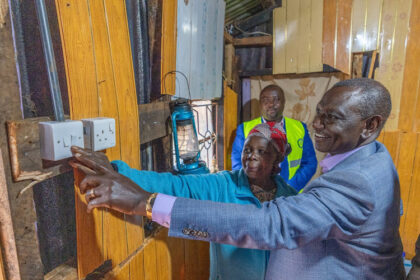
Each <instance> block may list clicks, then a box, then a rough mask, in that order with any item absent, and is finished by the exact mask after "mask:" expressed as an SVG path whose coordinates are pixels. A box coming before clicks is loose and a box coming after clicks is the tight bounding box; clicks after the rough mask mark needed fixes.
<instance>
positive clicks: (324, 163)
mask: <svg viewBox="0 0 420 280" xmlns="http://www.w3.org/2000/svg"><path fill="white" fill-rule="evenodd" d="M361 148H363V146H360V147H358V148H356V149H353V150H351V151H349V152H346V153H342V154H336V155H330V154H327V156H326V157H325V158H324V159H323V160H321V161H320V162H319V165H320V166H321V168H322V173H326V172H328V171H330V170H331V169H333V168H334V167H335V166H336V165H337V164H339V163H340V162H342V161H343V160H345V159H346V158H348V157H349V156H351V155H352V154H354V153H355V152H357V151H358V150H360V149H361Z"/></svg>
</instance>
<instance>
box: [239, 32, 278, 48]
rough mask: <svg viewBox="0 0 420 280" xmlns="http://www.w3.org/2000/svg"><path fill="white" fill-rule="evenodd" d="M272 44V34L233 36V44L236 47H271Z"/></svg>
mask: <svg viewBox="0 0 420 280" xmlns="http://www.w3.org/2000/svg"><path fill="white" fill-rule="evenodd" d="M272 44H273V36H271V35H264V36H257V37H247V38H235V39H234V40H233V45H234V46H235V47H237V48H243V47H247V48H250V47H271V46H272Z"/></svg>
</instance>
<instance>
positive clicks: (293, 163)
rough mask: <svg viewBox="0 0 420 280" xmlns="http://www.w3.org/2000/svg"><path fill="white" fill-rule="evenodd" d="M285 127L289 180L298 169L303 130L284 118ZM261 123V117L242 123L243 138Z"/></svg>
mask: <svg viewBox="0 0 420 280" xmlns="http://www.w3.org/2000/svg"><path fill="white" fill-rule="evenodd" d="M284 121H285V126H286V136H287V142H288V143H289V144H290V146H291V147H292V152H291V153H290V154H289V156H288V157H287V162H288V166H289V180H290V179H292V178H293V176H295V174H296V171H297V170H298V169H299V167H300V163H301V161H302V153H303V138H304V137H305V129H304V127H303V124H302V123H301V122H300V121H297V120H294V119H289V118H286V117H284ZM260 123H262V120H261V117H258V118H256V119H253V120H250V121H248V122H244V137H245V139H246V138H247V137H248V134H249V133H250V132H251V130H252V129H253V128H254V127H255V126H256V125H258V124H260Z"/></svg>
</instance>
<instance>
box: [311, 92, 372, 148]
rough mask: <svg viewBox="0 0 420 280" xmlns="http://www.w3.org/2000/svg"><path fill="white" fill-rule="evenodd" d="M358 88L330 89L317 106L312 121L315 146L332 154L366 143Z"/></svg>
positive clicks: (364, 123) (364, 124)
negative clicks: (364, 141) (363, 134)
mask: <svg viewBox="0 0 420 280" xmlns="http://www.w3.org/2000/svg"><path fill="white" fill-rule="evenodd" d="M357 94H358V89H357V88H348V87H337V88H332V89H330V90H329V91H327V92H326V93H325V94H324V96H323V97H322V99H321V101H320V102H319V103H318V105H317V107H316V115H315V118H314V121H313V127H314V130H315V148H316V149H317V150H318V151H320V152H324V153H330V154H332V155H335V154H341V153H345V152H348V151H351V150H353V149H355V148H357V147H358V146H360V144H361V143H362V142H363V140H365V138H363V136H362V133H363V131H364V129H365V126H366V122H365V120H363V119H362V117H361V116H360V112H359V109H358V103H359V101H358V98H357Z"/></svg>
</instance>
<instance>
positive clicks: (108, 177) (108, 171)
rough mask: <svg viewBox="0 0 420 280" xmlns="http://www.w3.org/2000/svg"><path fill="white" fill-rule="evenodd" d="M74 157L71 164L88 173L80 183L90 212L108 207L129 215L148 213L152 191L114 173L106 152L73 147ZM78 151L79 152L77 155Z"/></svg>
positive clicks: (144, 214)
mask: <svg viewBox="0 0 420 280" xmlns="http://www.w3.org/2000/svg"><path fill="white" fill-rule="evenodd" d="M72 152H73V154H74V155H75V160H76V161H73V162H71V165H72V166H73V167H74V168H76V169H78V170H80V171H81V172H83V173H85V174H86V175H87V176H86V177H85V178H84V179H83V180H82V182H81V183H80V185H79V188H80V191H81V193H82V194H85V197H86V201H87V202H88V211H89V212H90V211H92V209H93V208H96V207H106V208H110V209H114V210H116V211H119V212H122V213H125V214H129V215H142V216H146V201H147V199H148V197H149V196H150V193H148V192H146V191H144V190H143V189H141V188H140V187H139V186H138V185H136V183H134V182H133V181H131V180H130V179H128V178H127V177H125V176H123V175H121V174H119V173H118V172H115V171H114V170H113V168H112V166H111V164H110V163H109V161H108V159H107V158H106V156H105V155H104V156H103V157H102V156H100V155H98V154H99V153H94V152H87V151H86V150H83V149H80V148H75V147H72ZM76 154H78V155H76Z"/></svg>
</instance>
